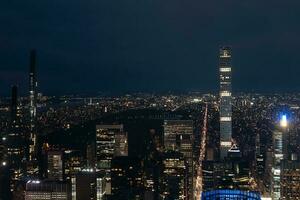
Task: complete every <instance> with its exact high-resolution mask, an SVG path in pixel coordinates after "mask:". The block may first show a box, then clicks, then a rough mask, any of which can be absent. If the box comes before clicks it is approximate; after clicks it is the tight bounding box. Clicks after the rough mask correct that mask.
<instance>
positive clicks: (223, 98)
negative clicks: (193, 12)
mask: <svg viewBox="0 0 300 200" xmlns="http://www.w3.org/2000/svg"><path fill="white" fill-rule="evenodd" d="M231 66H232V64H231V48H230V47H221V48H220V52H219V67H220V159H221V160H222V159H224V157H226V156H227V152H228V150H229V149H230V147H231V134H232V121H231V120H232V119H231V118H232V97H231Z"/></svg>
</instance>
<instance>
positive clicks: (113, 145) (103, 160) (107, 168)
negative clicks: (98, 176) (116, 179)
mask: <svg viewBox="0 0 300 200" xmlns="http://www.w3.org/2000/svg"><path fill="white" fill-rule="evenodd" d="M117 135H118V136H117ZM120 135H124V137H125V135H126V133H125V132H124V130H123V124H119V125H97V126H96V168H97V169H98V170H100V171H101V172H105V173H106V179H107V180H106V194H110V193H111V161H112V159H113V158H114V157H116V156H126V155H128V152H126V150H127V148H126V145H124V142H121V141H126V143H127V138H125V139H124V137H121V136H120ZM120 138H123V139H122V140H120ZM116 140H117V142H116ZM117 145H119V146H117ZM123 147H125V148H123Z"/></svg>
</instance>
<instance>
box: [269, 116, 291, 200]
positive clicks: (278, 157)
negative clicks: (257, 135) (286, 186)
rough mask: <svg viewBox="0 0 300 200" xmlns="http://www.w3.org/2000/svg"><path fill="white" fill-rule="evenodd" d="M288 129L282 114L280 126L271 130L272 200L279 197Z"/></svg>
mask: <svg viewBox="0 0 300 200" xmlns="http://www.w3.org/2000/svg"><path fill="white" fill-rule="evenodd" d="M287 131H288V121H287V117H286V115H283V116H282V117H281V120H280V126H278V127H276V129H275V130H274V132H273V165H272V180H271V194H272V199H273V200H280V199H281V178H282V177H281V172H282V161H283V160H284V158H285V157H286V153H287V152H286V151H285V149H286V148H285V146H286V143H287V142H286V141H284V139H285V135H286V134H287Z"/></svg>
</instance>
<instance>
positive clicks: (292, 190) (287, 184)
mask: <svg viewBox="0 0 300 200" xmlns="http://www.w3.org/2000/svg"><path fill="white" fill-rule="evenodd" d="M281 169H282V170H281V177H280V179H281V184H280V186H281V189H280V192H281V194H280V196H281V199H286V200H290V199H293V200H294V199H295V200H297V199H300V162H299V161H288V160H285V161H283V162H282V163H281Z"/></svg>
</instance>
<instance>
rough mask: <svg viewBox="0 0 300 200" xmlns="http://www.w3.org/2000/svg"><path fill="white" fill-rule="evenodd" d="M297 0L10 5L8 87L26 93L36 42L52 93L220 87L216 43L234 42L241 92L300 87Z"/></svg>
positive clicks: (4, 81)
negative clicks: (29, 57)
mask: <svg viewBox="0 0 300 200" xmlns="http://www.w3.org/2000/svg"><path fill="white" fill-rule="evenodd" d="M299 4H300V3H299V2H297V1H289V2H282V1H278V0H276V1H272V3H268V2H260V1H259V2H258V1H251V2H247V3H246V2H234V1H226V2H225V1H224V2H218V3H217V2H203V1H194V0H192V1H188V2H181V1H178V0H176V1H172V2H167V1H166V2H161V1H157V0H155V1H152V2H150V1H144V2H139V3H137V2H131V3H130V2H105V1H91V2H84V3H83V2H80V1H78V0H75V1H72V3H71V2H70V1H64V2H60V4H59V5H58V6H55V2H52V1H48V0H47V1H42V2H22V3H20V2H18V3H16V2H4V3H3V6H1V8H0V9H1V10H0V11H1V13H2V15H3V17H2V20H3V24H4V25H5V27H6V28H4V29H2V31H1V41H0V42H1V46H0V52H1V55H2V59H0V80H1V81H0V91H1V93H0V94H1V95H6V96H8V94H9V89H7V88H9V86H10V85H12V84H18V85H19V86H20V92H21V94H24V93H25V92H24V91H25V89H26V87H25V86H24V85H25V83H26V82H27V77H26V76H23V74H25V73H26V72H27V69H28V68H27V65H28V60H27V57H28V52H29V51H30V49H32V48H36V49H37V51H38V55H39V56H38V74H39V77H40V78H39V82H40V85H41V88H40V91H42V92H43V93H45V94H70V93H97V92H111V93H123V92H134V91H149V92H152V91H158V92H160V91H169V90H171V91H190V90H199V91H204V92H205V91H210V90H214V91H217V90H218V87H217V86H216V84H215V82H217V81H218V76H217V75H216V74H217V69H216V68H217V66H218V63H217V61H216V58H217V56H218V54H217V53H216V51H215V49H217V48H219V47H220V46H222V45H227V44H229V45H232V47H233V53H234V55H235V57H236V59H235V60H234V63H233V66H234V69H235V70H234V71H233V74H234V77H235V78H234V79H233V82H234V83H235V85H236V87H235V88H234V91H246V92H250V91H258V92H285V91H286V92H290V91H298V90H299V81H298V77H297V74H299V73H300V71H299V67H298V63H299V58H298V56H297V49H298V46H299V43H300V41H299V38H298V35H299V32H300V30H299V28H298V23H297V20H296V19H297V18H299V13H300V12H297V11H298V8H299ZM123 8H124V9H123ZM106 10H107V11H106ZM207 10H210V12H208V11H207ZM15 13H17V14H15ZM53 13H57V15H56V16H54V14H53ZM145 13H146V14H145ZM82 27H84V28H82ZM11 33H15V34H11ZM16 33H20V34H16ZM161 41H162V42H161ZM82 69H84V70H82ZM57 74H60V76H57ZM253 79H255V80H256V81H255V82H252V81H251V80H253ZM154 80H155V81H154ZM59 84H61V85H62V87H58V85H59Z"/></svg>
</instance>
